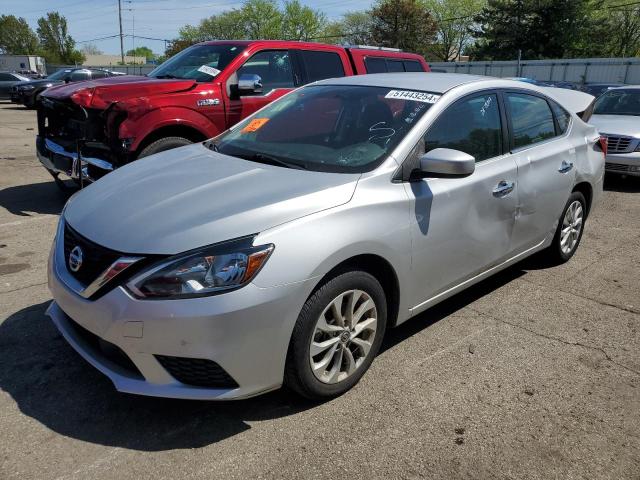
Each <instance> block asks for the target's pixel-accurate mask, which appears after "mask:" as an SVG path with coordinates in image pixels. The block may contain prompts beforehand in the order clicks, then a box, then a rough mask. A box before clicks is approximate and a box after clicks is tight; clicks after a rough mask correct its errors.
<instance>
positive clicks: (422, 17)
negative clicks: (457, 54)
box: [371, 0, 436, 53]
mask: <svg viewBox="0 0 640 480" xmlns="http://www.w3.org/2000/svg"><path fill="white" fill-rule="evenodd" d="M371 18H372V25H371V36H372V38H373V40H374V42H375V43H376V44H377V45H380V46H383V47H394V48H401V49H403V50H407V51H410V52H419V53H424V52H425V50H426V47H427V46H428V45H429V44H431V43H433V41H434V39H435V33H436V23H435V22H434V20H433V17H432V16H431V14H430V13H429V11H428V10H427V9H425V8H424V7H423V6H422V5H421V4H420V3H419V2H418V1H417V0H379V1H378V2H377V3H376V4H375V5H374V7H373V9H372V10H371Z"/></svg>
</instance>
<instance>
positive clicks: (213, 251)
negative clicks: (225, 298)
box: [127, 239, 274, 299]
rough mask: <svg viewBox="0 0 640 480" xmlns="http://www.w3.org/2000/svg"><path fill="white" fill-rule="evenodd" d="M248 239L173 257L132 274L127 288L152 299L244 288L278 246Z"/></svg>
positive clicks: (191, 296) (204, 294) (139, 296)
mask: <svg viewBox="0 0 640 480" xmlns="http://www.w3.org/2000/svg"><path fill="white" fill-rule="evenodd" d="M241 243H244V244H245V246H241V245H240V244H241ZM247 243H248V242H247V239H244V241H242V240H241V241H231V242H225V243H223V244H217V245H213V246H210V247H204V248H202V249H197V250H193V251H191V252H187V253H184V254H179V255H176V256H173V257H170V258H168V259H165V260H163V261H162V262H159V263H157V264H155V265H152V266H150V267H149V268H148V269H146V270H144V271H143V272H142V273H140V274H138V275H137V276H135V277H134V278H132V279H131V280H130V281H129V282H128V283H127V288H128V289H129V290H130V291H131V292H132V293H133V294H134V295H135V296H136V297H138V298H148V299H175V298H193V297H203V296H208V295H215V294H217V293H222V292H225V291H229V290H234V289H237V288H240V287H242V286H244V285H246V284H247V283H249V282H250V281H251V279H252V278H253V277H255V276H256V274H257V273H258V272H259V271H260V269H261V268H262V267H263V265H264V264H265V262H266V261H267V259H268V258H269V256H270V255H271V252H272V251H273V248H274V246H273V245H271V244H269V245H260V246H257V247H253V246H251V245H246V244H247Z"/></svg>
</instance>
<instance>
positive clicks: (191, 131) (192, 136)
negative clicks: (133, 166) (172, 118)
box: [135, 124, 208, 157]
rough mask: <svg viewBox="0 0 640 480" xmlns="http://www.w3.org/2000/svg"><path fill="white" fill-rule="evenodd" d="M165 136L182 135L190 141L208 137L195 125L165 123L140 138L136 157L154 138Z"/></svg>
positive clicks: (202, 139) (198, 140) (158, 138)
mask: <svg viewBox="0 0 640 480" xmlns="http://www.w3.org/2000/svg"><path fill="white" fill-rule="evenodd" d="M166 137H184V138H186V139H188V140H191V141H192V142H194V143H195V142H202V141H204V140H206V139H207V138H208V137H207V135H206V134H204V133H203V132H201V131H200V130H198V129H197V128H195V127H192V126H189V125H184V124H172V125H165V126H163V127H160V128H157V129H155V130H152V131H151V132H149V134H148V135H147V136H146V137H144V138H143V139H142V141H141V142H140V143H139V145H138V147H137V148H136V155H135V156H136V157H137V156H138V155H140V152H142V151H143V150H144V149H145V148H146V147H148V146H149V145H151V144H152V143H153V142H155V141H156V140H160V139H161V138H166Z"/></svg>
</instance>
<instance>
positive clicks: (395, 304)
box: [309, 253, 400, 327]
mask: <svg viewBox="0 0 640 480" xmlns="http://www.w3.org/2000/svg"><path fill="white" fill-rule="evenodd" d="M353 270H362V271H364V272H367V273H369V274H370V275H372V276H373V277H375V279H376V280H378V282H380V285H381V286H382V289H383V290H384V293H385V297H386V299H387V326H388V327H394V326H395V325H396V322H397V320H398V312H399V308H400V283H399V281H398V275H397V273H396V271H395V269H394V268H393V266H392V265H391V263H389V261H388V260H386V259H385V258H383V257H381V256H380V255H376V254H371V253H369V254H360V255H355V256H353V257H350V258H347V259H345V260H343V261H341V262H340V263H338V264H337V265H336V266H334V267H333V268H332V269H331V270H329V271H328V272H327V273H326V274H325V275H323V276H322V278H320V280H319V281H318V282H317V283H316V285H315V287H314V288H313V290H312V291H311V293H310V294H309V297H311V296H312V295H313V294H314V293H315V292H316V290H318V289H319V288H320V287H321V286H322V285H324V284H325V283H326V282H327V281H328V280H330V279H331V278H334V277H336V276H338V275H340V274H341V273H344V272H347V271H353Z"/></svg>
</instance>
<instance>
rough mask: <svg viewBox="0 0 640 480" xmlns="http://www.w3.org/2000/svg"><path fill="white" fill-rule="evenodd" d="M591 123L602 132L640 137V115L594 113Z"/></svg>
mask: <svg viewBox="0 0 640 480" xmlns="http://www.w3.org/2000/svg"><path fill="white" fill-rule="evenodd" d="M589 123H590V124H591V125H593V126H594V127H596V128H597V129H598V131H599V132H600V133H608V134H610V135H626V136H629V137H636V138H640V117H636V116H633V115H592V116H591V119H590V120H589Z"/></svg>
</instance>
